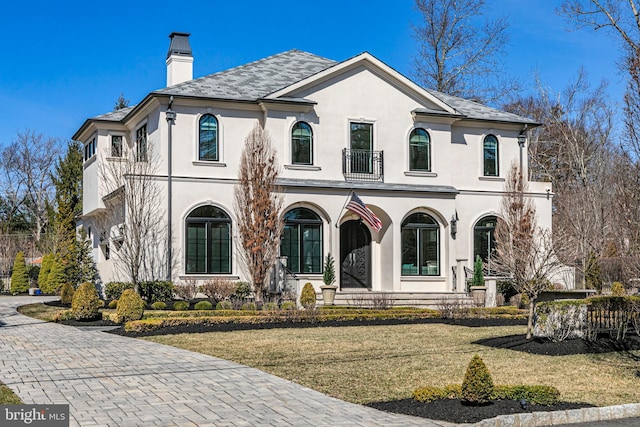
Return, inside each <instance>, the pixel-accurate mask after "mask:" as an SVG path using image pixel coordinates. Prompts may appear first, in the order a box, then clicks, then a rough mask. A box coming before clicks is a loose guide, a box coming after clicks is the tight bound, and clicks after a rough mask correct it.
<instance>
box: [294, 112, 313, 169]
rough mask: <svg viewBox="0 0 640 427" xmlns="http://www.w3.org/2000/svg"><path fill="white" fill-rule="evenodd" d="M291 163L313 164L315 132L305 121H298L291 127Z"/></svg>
mask: <svg viewBox="0 0 640 427" xmlns="http://www.w3.org/2000/svg"><path fill="white" fill-rule="evenodd" d="M291 163H293V164H297V165H311V164H313V132H312V131H311V126H309V124H308V123H305V122H298V123H296V124H295V125H293V128H292V129H291Z"/></svg>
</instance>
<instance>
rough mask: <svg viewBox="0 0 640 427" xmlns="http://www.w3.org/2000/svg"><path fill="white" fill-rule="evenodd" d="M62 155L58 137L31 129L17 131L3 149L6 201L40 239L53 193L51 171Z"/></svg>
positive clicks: (12, 213)
mask: <svg viewBox="0 0 640 427" xmlns="http://www.w3.org/2000/svg"><path fill="white" fill-rule="evenodd" d="M59 155H60V144H59V142H58V140H57V139H55V138H47V137H45V136H43V135H42V134H39V133H36V132H34V131H31V130H25V131H24V132H18V134H17V138H16V139H15V140H14V141H13V142H12V143H11V144H9V145H8V146H7V147H5V149H4V150H3V151H2V159H1V162H0V168H1V170H2V174H3V175H4V176H3V178H4V179H3V181H4V187H5V189H4V193H5V194H4V202H5V203H6V204H7V209H8V210H9V211H10V212H11V215H12V216H13V217H15V216H22V218H23V219H24V221H25V223H26V224H28V228H29V231H30V232H31V234H32V235H33V236H35V239H36V241H38V242H39V241H40V238H41V236H42V233H43V232H44V230H45V227H46V226H47V223H48V218H49V207H50V205H51V202H52V200H53V195H54V187H53V184H52V181H51V174H52V172H53V167H54V165H55V162H56V160H57V159H58V157H59Z"/></svg>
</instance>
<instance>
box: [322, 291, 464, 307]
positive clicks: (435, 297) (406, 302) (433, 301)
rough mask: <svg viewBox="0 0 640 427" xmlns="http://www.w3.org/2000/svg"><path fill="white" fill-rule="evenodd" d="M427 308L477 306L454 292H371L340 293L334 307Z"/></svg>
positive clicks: (337, 293) (462, 295)
mask: <svg viewBox="0 0 640 427" xmlns="http://www.w3.org/2000/svg"><path fill="white" fill-rule="evenodd" d="M316 298H317V301H318V305H322V304H323V301H322V294H321V293H317V294H316ZM385 303H386V305H387V306H389V307H426V308H434V309H439V308H441V307H442V306H443V304H460V305H463V306H475V305H476V304H475V303H474V300H473V298H472V297H470V296H469V295H467V294H466V293H452V292H371V291H364V292H363V291H338V292H336V296H335V301H334V305H337V306H351V307H363V308H364V307H374V306H381V305H385Z"/></svg>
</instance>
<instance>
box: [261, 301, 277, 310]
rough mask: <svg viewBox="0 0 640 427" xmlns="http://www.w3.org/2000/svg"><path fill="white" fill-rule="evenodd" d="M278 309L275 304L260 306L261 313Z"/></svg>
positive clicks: (268, 303)
mask: <svg viewBox="0 0 640 427" xmlns="http://www.w3.org/2000/svg"><path fill="white" fill-rule="evenodd" d="M279 309H280V307H278V304H276V303H275V302H267V303H265V304H264V305H263V306H262V311H278V310H279Z"/></svg>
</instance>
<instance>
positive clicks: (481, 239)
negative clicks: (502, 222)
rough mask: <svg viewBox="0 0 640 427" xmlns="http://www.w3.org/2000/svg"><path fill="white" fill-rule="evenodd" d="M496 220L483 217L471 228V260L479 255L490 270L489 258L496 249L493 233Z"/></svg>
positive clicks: (492, 217)
mask: <svg viewBox="0 0 640 427" xmlns="http://www.w3.org/2000/svg"><path fill="white" fill-rule="evenodd" d="M497 225H498V218H497V217H495V216H485V217H484V218H482V219H481V220H480V221H478V222H477V223H476V225H475V227H473V260H474V261H475V259H476V256H477V255H480V258H482V261H483V262H484V263H486V264H487V265H488V267H489V269H491V257H492V256H493V255H494V251H495V249H496V238H495V231H496V226H497Z"/></svg>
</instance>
